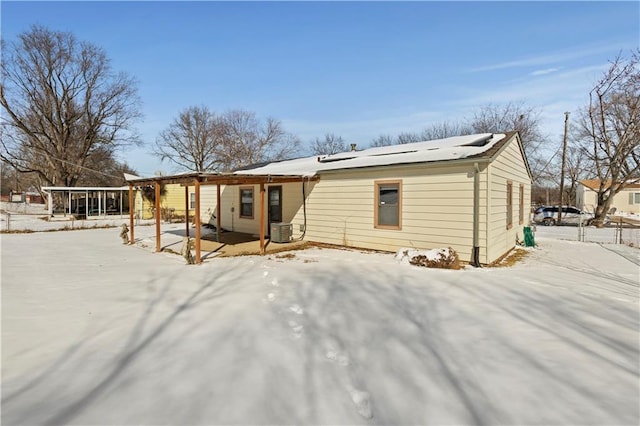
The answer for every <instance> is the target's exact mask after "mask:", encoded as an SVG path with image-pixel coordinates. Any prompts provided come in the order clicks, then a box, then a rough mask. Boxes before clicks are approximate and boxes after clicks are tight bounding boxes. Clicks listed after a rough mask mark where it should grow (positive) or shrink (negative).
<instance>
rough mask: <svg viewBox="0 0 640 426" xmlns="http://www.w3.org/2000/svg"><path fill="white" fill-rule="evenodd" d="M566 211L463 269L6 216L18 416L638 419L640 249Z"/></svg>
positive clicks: (9, 351) (8, 417)
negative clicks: (166, 245) (224, 245)
mask: <svg viewBox="0 0 640 426" xmlns="http://www.w3.org/2000/svg"><path fill="white" fill-rule="evenodd" d="M173 226H176V225H163V229H165V230H169V231H170V230H171V229H173V228H171V227H173ZM553 229H561V228H560V227H550V228H545V229H544V231H542V233H541V232H540V231H541V227H539V228H538V233H537V234H536V239H537V242H538V244H539V247H538V248H536V249H530V250H529V253H528V255H527V256H526V257H525V258H524V260H523V261H521V262H519V263H518V264H516V265H515V266H513V267H504V268H483V269H473V268H465V269H463V270H459V271H451V270H432V269H425V268H419V267H415V266H411V265H407V264H405V263H401V262H399V261H397V260H395V259H394V255H393V254H381V253H361V252H357V251H342V250H333V249H319V248H315V249H309V250H304V251H297V252H294V253H295V256H293V257H291V256H289V257H287V256H284V255H282V254H281V255H279V256H276V255H272V256H266V257H259V256H251V257H237V258H220V259H217V258H211V259H208V260H207V261H206V262H205V263H204V264H202V265H198V266H188V265H185V264H184V260H183V259H182V258H181V257H179V256H176V255H172V254H168V253H152V248H153V244H143V242H144V241H145V239H146V240H148V241H152V235H153V227H139V228H136V237H139V238H141V242H140V243H139V244H138V245H136V246H127V245H122V244H121V242H120V239H119V237H118V233H119V230H118V229H91V230H85V231H70V232H47V233H32V234H3V235H1V236H0V237H1V248H2V256H1V260H2V265H1V266H2V273H1V278H2V424H3V425H11V424H19V425H27V424H28V425H33V424H51V425H52V424H83V425H86V424H118V425H125V424H127V425H129V424H174V425H186V424H190V425H191V424H349V425H354V424H545V425H548V424H599V425H602V424H607V425H612V424H629V425H632V424H633V425H637V424H638V423H639V421H640V415H639V405H638V401H639V400H640V395H639V392H640V391H639V385H638V383H639V368H640V363H639V361H640V355H639V337H638V336H639V333H638V332H639V327H640V319H639V265H640V250H638V249H635V248H631V247H627V246H619V245H599V244H595V243H580V242H576V241H565V240H561V239H557V238H555V237H554V236H553V235H552V234H551V233H552V232H553ZM574 230H575V229H574ZM576 232H577V231H576ZM543 234H544V235H543ZM163 238H164V237H163ZM145 246H146V247H145Z"/></svg>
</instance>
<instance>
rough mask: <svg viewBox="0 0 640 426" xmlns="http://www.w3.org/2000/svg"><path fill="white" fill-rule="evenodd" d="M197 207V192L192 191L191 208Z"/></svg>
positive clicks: (190, 196) (190, 195)
mask: <svg viewBox="0 0 640 426" xmlns="http://www.w3.org/2000/svg"><path fill="white" fill-rule="evenodd" d="M195 208H196V193H195V192H190V193H189V209H191V210H193V209H195Z"/></svg>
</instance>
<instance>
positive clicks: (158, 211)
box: [153, 181, 161, 252]
mask: <svg viewBox="0 0 640 426" xmlns="http://www.w3.org/2000/svg"><path fill="white" fill-rule="evenodd" d="M153 185H154V187H155V190H156V199H155V206H154V208H155V209H156V214H155V216H156V252H159V251H160V250H161V247H160V182H158V181H156V182H154V183H153Z"/></svg>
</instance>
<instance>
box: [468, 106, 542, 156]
mask: <svg viewBox="0 0 640 426" xmlns="http://www.w3.org/2000/svg"><path fill="white" fill-rule="evenodd" d="M469 127H470V129H471V131H472V132H473V133H500V132H505V131H512V130H517V131H518V134H519V135H520V139H521V140H522V146H523V148H524V150H525V151H526V152H527V154H533V153H535V152H536V151H537V150H538V148H539V147H540V146H541V145H542V144H543V143H544V142H545V137H544V136H543V135H542V133H541V131H540V113H539V111H538V110H536V109H535V108H533V107H529V106H527V105H525V104H524V102H509V103H507V104H505V105H496V104H488V105H485V106H483V107H481V108H480V109H479V110H478V111H476V113H475V114H474V115H473V118H472V119H471V120H470V121H469Z"/></svg>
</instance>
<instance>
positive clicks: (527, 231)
mask: <svg viewBox="0 0 640 426" xmlns="http://www.w3.org/2000/svg"><path fill="white" fill-rule="evenodd" d="M535 245H536V241H535V239H534V238H533V231H531V227H530V226H525V227H524V246H525V247H535Z"/></svg>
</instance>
